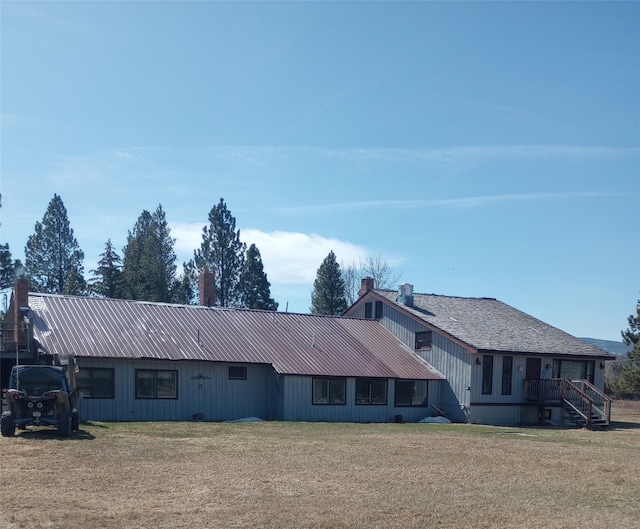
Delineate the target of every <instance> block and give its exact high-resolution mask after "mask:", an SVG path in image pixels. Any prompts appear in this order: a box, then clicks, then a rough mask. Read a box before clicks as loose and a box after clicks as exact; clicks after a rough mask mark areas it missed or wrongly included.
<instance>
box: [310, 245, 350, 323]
mask: <svg viewBox="0 0 640 529" xmlns="http://www.w3.org/2000/svg"><path fill="white" fill-rule="evenodd" d="M345 310H347V300H346V295H345V285H344V280H343V278H342V274H341V272H340V265H339V264H338V262H337V261H336V256H335V254H334V253H333V251H331V252H329V255H327V257H325V259H324V261H322V264H321V265H320V268H318V273H317V274H316V280H315V281H314V282H313V292H312V293H311V313H312V314H327V315H332V316H338V315H340V314H342V313H343V312H344V311H345Z"/></svg>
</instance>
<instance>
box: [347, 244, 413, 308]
mask: <svg viewBox="0 0 640 529" xmlns="http://www.w3.org/2000/svg"><path fill="white" fill-rule="evenodd" d="M341 268H342V279H343V280H344V284H345V291H346V297H347V303H349V305H352V304H353V303H355V302H356V300H357V299H358V297H359V296H358V292H359V291H360V285H361V282H362V279H363V278H365V277H371V278H372V279H373V288H379V289H390V288H395V286H396V285H397V283H398V282H399V281H400V274H396V273H395V272H394V270H393V268H391V265H389V263H388V262H387V261H385V260H384V259H383V258H382V256H381V255H371V254H370V255H366V256H365V257H364V258H363V259H361V260H360V262H359V263H355V262H354V263H352V264H350V265H344V264H343V265H341Z"/></svg>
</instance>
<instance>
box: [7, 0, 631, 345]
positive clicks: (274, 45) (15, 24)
mask: <svg viewBox="0 0 640 529" xmlns="http://www.w3.org/2000/svg"><path fill="white" fill-rule="evenodd" d="M0 10H1V11H0V21H1V28H0V29H1V41H0V44H1V57H0V59H1V82H0V88H1V91H0V106H1V112H2V118H1V119H2V122H1V127H2V128H1V131H2V135H1V138H0V147H1V162H0V163H1V166H0V169H1V177H2V181H1V185H2V188H1V191H2V209H1V210H0V214H1V216H2V217H1V221H2V232H1V234H0V242H3V243H4V242H8V243H9V244H10V249H11V252H12V254H13V256H14V258H23V255H24V246H25V243H26V240H27V238H28V237H29V235H31V234H32V233H33V231H34V224H35V222H36V221H39V220H42V216H43V214H44V212H45V210H46V207H47V204H48V203H49V201H50V200H51V198H52V197H53V195H54V193H57V194H59V195H60V196H61V197H62V200H63V201H64V204H65V206H66V207H67V211H68V214H69V219H70V222H71V227H72V228H73V229H74V231H75V235H76V238H77V240H78V243H79V245H80V247H81V248H82V250H83V251H84V253H85V272H86V275H87V276H90V274H89V270H90V269H92V268H94V267H95V263H96V261H97V259H98V255H99V254H100V253H101V252H102V251H103V249H104V244H105V242H106V241H107V239H109V238H110V239H111V240H112V241H113V243H114V245H115V247H116V249H118V250H121V249H122V247H123V246H124V244H125V242H126V236H127V231H128V230H130V229H131V228H132V227H133V225H134V223H135V221H136V219H137V218H138V216H139V215H140V213H141V212H142V211H143V210H144V209H146V210H153V209H155V208H156V207H157V205H158V204H162V207H163V209H164V210H165V212H166V215H167V219H168V221H169V223H170V226H171V229H172V235H173V236H174V237H175V238H176V253H177V254H178V260H179V262H180V263H182V262H183V261H185V260H188V259H189V258H190V257H191V256H192V255H193V250H194V249H195V248H197V247H198V246H199V244H200V233H201V228H202V226H203V225H204V224H205V223H206V222H207V216H208V213H209V211H210V209H211V208H212V207H213V206H214V205H215V204H217V202H218V201H219V199H220V197H223V198H224V199H225V202H226V204H227V206H228V208H229V209H230V211H231V213H232V214H233V215H234V216H235V217H236V220H237V225H238V227H239V228H240V229H241V239H242V240H243V241H244V242H246V243H247V244H250V243H252V242H255V243H256V244H257V246H258V248H259V249H260V251H261V254H262V258H263V262H264V264H265V271H266V273H267V276H268V278H269V280H270V281H271V283H272V295H273V296H274V298H275V299H276V301H278V302H279V303H280V309H281V310H284V309H285V307H287V306H288V309H289V311H294V312H307V311H308V308H309V305H310V295H311V291H312V288H313V280H314V278H315V274H316V270H317V268H318V266H319V265H320V263H321V262H322V259H324V257H325V256H326V255H327V254H328V252H329V251H330V250H334V251H335V253H336V255H337V257H338V260H339V261H341V262H342V263H344V264H350V263H352V262H355V261H357V260H359V259H361V258H362V257H364V256H366V255H379V256H381V257H382V258H383V259H385V260H386V261H387V262H388V263H389V264H391V265H392V266H393V268H394V270H395V272H396V273H398V274H400V275H401V278H400V279H401V281H403V282H408V283H412V284H413V285H414V286H415V290H416V291H417V292H425V293H436V294H443V295H456V296H487V297H496V298H498V299H500V300H501V301H504V302H506V303H508V304H510V305H513V306H514V307H517V308H519V309H521V310H524V311H525V312H528V313H530V314H532V315H533V316H536V317H538V318H540V319H542V320H544V321H546V322H547V323H550V324H552V325H555V326H557V327H560V328H561V329H563V330H565V331H567V332H570V333H571V334H574V335H576V336H590V337H595V338H601V339H611V340H619V338H620V330H621V329H626V327H627V321H626V320H627V316H628V315H629V314H631V313H632V312H634V310H635V306H636V301H637V299H638V298H639V297H640V208H639V204H640V200H639V199H640V95H639V94H640V3H639V2H585V3H582V2H522V3H521V2H495V3H488V2H487V3H485V2H477V3H470V2H446V3H445V2H407V3H403V2H393V3H391V2H372V3H368V2H350V3H346V2H345V3H343V2H317V3H316V2H260V3H250V2H242V3H225V2H206V1H204V2H26V3H18V2H6V1H3V2H2V3H1V4H0ZM120 253H121V252H120Z"/></svg>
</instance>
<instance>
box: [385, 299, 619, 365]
mask: <svg viewBox="0 0 640 529" xmlns="http://www.w3.org/2000/svg"><path fill="white" fill-rule="evenodd" d="M373 292H375V294H377V295H378V296H381V297H383V298H385V299H386V300H388V301H390V302H392V303H394V304H395V305H396V306H398V307H399V308H401V309H402V310H404V311H406V312H408V313H409V314H411V315H412V316H415V317H416V318H418V319H420V320H422V321H424V322H426V323H427V324H429V325H431V326H433V327H435V328H436V329H441V330H442V331H444V332H445V333H447V334H449V335H450V336H453V337H454V338H457V339H458V340H460V341H461V342H464V343H465V344H467V345H469V346H471V347H472V348H474V349H476V350H477V351H480V352H483V351H496V352H512V353H533V354H537V355H555V356H590V357H594V358H612V357H613V355H611V354H609V353H607V352H606V351H603V350H602V349H600V348H599V347H596V346H595V345H591V344H588V343H586V342H584V341H583V340H580V339H578V338H576V337H574V336H571V335H570V334H567V333H566V332H564V331H561V330H560V329H557V328H556V327H553V326H551V325H548V324H547V323H544V322H543V321H540V320H538V319H536V318H534V317H533V316H530V315H528V314H526V313H524V312H522V311H520V310H518V309H515V308H513V307H511V306H510V305H507V304H506V303H503V302H501V301H498V300H496V299H493V298H462V297H452V296H439V295H436V294H417V293H414V294H413V303H412V305H411V306H408V305H404V304H402V303H400V302H399V301H398V292H397V291H394V290H374V291H373Z"/></svg>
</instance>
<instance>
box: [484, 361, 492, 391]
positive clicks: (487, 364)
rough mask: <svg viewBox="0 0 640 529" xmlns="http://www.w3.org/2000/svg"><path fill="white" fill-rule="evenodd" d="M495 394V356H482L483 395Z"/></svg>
mask: <svg viewBox="0 0 640 529" xmlns="http://www.w3.org/2000/svg"><path fill="white" fill-rule="evenodd" d="M492 393H493V355H483V356H482V394H483V395H491V394H492Z"/></svg>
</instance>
